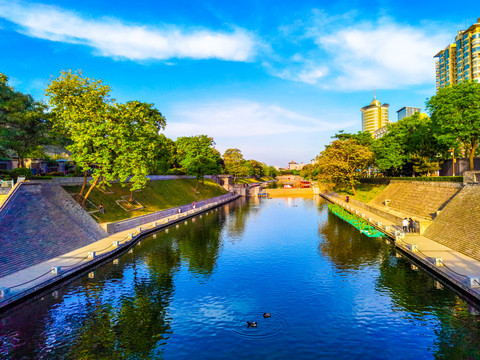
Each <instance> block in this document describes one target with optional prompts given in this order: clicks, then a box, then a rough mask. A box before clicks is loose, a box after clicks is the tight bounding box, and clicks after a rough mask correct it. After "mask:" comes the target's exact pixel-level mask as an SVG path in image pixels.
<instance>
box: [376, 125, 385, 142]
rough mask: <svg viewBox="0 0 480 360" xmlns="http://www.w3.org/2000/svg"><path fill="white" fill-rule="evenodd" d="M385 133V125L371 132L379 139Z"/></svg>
mask: <svg viewBox="0 0 480 360" xmlns="http://www.w3.org/2000/svg"><path fill="white" fill-rule="evenodd" d="M386 133H388V130H387V126H386V125H385V126H382V127H381V128H380V129H378V130H375V132H374V133H373V137H374V138H375V139H380V138H381V137H382V136H383V135H385V134H386Z"/></svg>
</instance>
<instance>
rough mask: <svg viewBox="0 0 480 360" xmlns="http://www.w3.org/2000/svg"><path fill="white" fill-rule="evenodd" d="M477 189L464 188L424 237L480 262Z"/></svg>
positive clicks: (474, 186) (469, 186) (479, 219)
mask: <svg viewBox="0 0 480 360" xmlns="http://www.w3.org/2000/svg"><path fill="white" fill-rule="evenodd" d="M479 226H480V186H478V185H467V186H465V187H464V188H463V189H462V190H461V191H460V192H459V193H458V194H457V195H456V196H455V197H454V198H453V199H452V200H451V201H450V202H449V203H448V204H447V205H446V206H445V207H444V208H443V210H442V211H441V212H440V213H439V214H438V216H437V217H436V218H435V220H434V221H433V223H432V225H431V226H430V227H429V228H428V229H427V230H426V232H425V236H427V237H429V238H431V239H435V241H437V242H439V243H441V244H443V245H445V246H448V247H451V248H452V249H455V250H457V251H459V252H461V253H463V254H466V255H468V256H471V257H473V258H474V259H476V260H478V261H480V231H479Z"/></svg>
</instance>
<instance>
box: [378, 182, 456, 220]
mask: <svg viewBox="0 0 480 360" xmlns="http://www.w3.org/2000/svg"><path fill="white" fill-rule="evenodd" d="M462 187H463V185H462V184H460V183H451V182H434V181H401V180H393V181H392V182H390V184H389V185H388V186H387V187H386V188H385V190H383V191H382V192H381V193H380V194H379V195H377V196H376V197H375V198H374V199H373V200H372V201H370V202H369V204H372V205H374V206H377V207H384V206H385V200H390V201H389V204H388V206H389V207H390V208H392V209H394V210H398V211H400V212H402V213H406V214H412V215H416V216H420V217H423V218H425V219H432V218H434V217H435V216H436V212H437V211H438V210H441V209H442V207H443V206H445V205H446V204H447V203H448V201H450V200H451V199H452V198H453V197H454V196H455V194H457V193H458V192H459V191H460V189H461V188H462Z"/></svg>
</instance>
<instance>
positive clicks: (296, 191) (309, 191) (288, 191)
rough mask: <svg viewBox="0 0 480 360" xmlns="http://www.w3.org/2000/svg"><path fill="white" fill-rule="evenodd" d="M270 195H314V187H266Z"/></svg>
mask: <svg viewBox="0 0 480 360" xmlns="http://www.w3.org/2000/svg"><path fill="white" fill-rule="evenodd" d="M264 191H266V192H267V194H268V196H270V197H284V196H313V188H304V189H297V188H292V189H284V188H280V189H264Z"/></svg>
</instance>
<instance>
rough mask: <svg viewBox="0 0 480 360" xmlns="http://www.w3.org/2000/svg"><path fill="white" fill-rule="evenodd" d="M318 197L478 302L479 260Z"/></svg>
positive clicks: (377, 217) (338, 201) (362, 211)
mask: <svg viewBox="0 0 480 360" xmlns="http://www.w3.org/2000/svg"><path fill="white" fill-rule="evenodd" d="M322 197H324V198H325V199H327V200H330V201H331V202H334V203H336V204H338V205H340V206H342V207H344V208H345V209H346V210H348V211H349V212H351V213H352V214H355V215H357V216H359V217H362V218H363V219H365V220H366V221H368V222H369V223H371V224H372V225H373V226H375V227H376V228H377V229H379V230H380V231H382V232H383V233H384V234H386V235H387V236H389V237H390V238H391V239H393V240H394V243H395V246H396V247H397V248H398V249H400V250H401V251H403V252H404V253H407V254H408V256H410V257H412V258H414V259H415V260H417V261H418V262H420V263H422V264H423V265H424V266H425V267H427V268H429V269H430V270H432V271H434V272H435V273H436V274H438V275H440V276H441V277H443V278H445V279H446V280H448V281H450V282H451V283H452V284H453V285H454V286H456V287H457V288H459V289H460V290H461V291H463V292H465V293H466V294H469V295H471V296H472V297H474V298H475V299H477V300H479V301H480V262H479V261H477V260H475V259H473V258H471V257H469V256H467V255H464V254H462V253H459V252H458V251H455V250H453V249H451V248H449V247H447V246H445V245H442V244H440V243H438V242H436V241H434V240H433V239H429V238H427V237H425V236H422V235H418V234H408V233H407V234H404V233H403V231H402V228H401V226H398V225H397V224H395V223H393V222H392V221H390V220H388V219H386V218H383V217H382V216H380V215H377V214H375V213H372V212H369V211H367V210H365V209H363V208H362V207H360V206H357V205H354V204H352V203H346V202H345V201H344V200H342V199H340V198H339V197H336V196H332V195H329V194H322Z"/></svg>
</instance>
